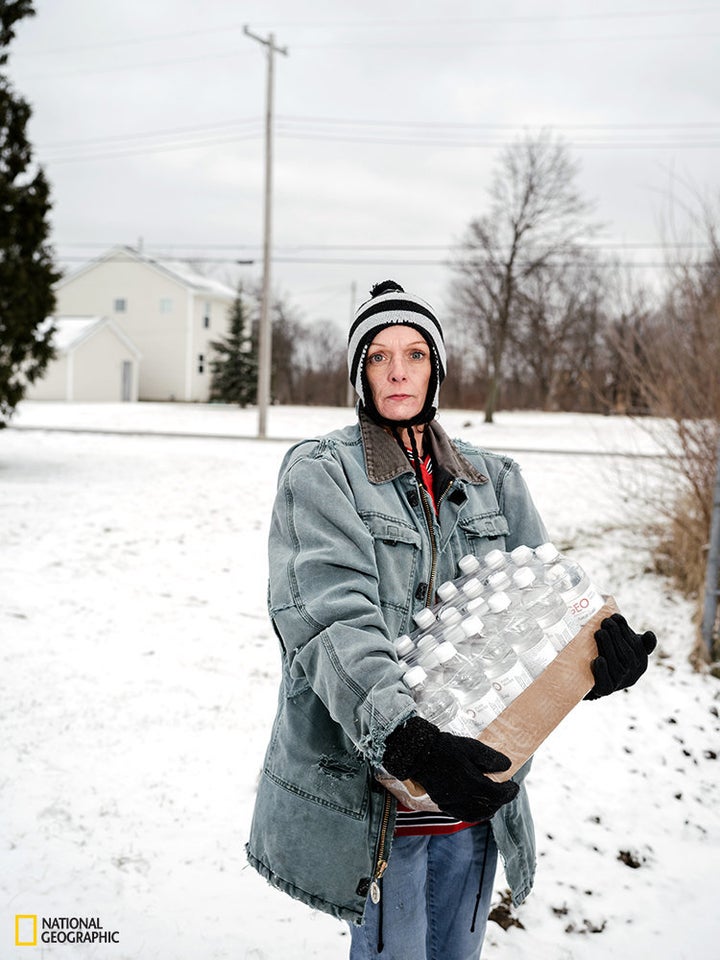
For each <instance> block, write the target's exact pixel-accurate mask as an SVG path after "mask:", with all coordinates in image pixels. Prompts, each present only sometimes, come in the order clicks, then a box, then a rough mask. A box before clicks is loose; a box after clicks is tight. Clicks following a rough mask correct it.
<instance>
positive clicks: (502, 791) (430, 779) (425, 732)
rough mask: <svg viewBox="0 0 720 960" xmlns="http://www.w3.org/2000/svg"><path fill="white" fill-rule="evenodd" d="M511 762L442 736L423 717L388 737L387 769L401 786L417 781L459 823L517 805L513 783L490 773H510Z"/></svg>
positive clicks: (476, 745) (493, 752)
mask: <svg viewBox="0 0 720 960" xmlns="http://www.w3.org/2000/svg"><path fill="white" fill-rule="evenodd" d="M510 765H511V764H510V760H509V758H508V757H506V756H505V755H504V754H503V753H498V751H497V750H493V749H492V748H491V747H487V746H485V744H484V743H480V741H479V740H473V739H472V737H456V736H455V735H454V734H452V733H442V732H441V731H440V730H439V729H438V728H437V727H436V726H435V725H434V724H433V723H429V722H428V721H427V720H424V719H423V718H422V717H417V716H415V717H410V719H409V720H408V721H407V723H405V724H404V725H403V726H402V727H398V728H397V729H396V730H393V732H392V733H391V734H390V736H389V737H388V738H387V741H386V744H385V754H384V756H383V766H384V767H385V769H386V770H387V771H388V773H391V774H392V775H393V776H394V777H397V778H398V780H407V779H408V778H409V779H411V780H415V781H416V782H417V783H419V784H421V785H422V786H423V787H424V788H425V789H426V790H427V792H428V794H429V796H430V799H431V800H433V801H434V802H435V803H436V804H437V805H438V807H439V808H440V809H441V810H442V811H443V812H444V813H449V814H450V815H451V816H453V817H456V818H457V819H458V820H466V821H468V822H469V823H474V822H476V821H478V820H487V819H488V818H489V817H492V816H493V814H495V813H497V811H498V810H499V809H500V807H502V806H503V804H505V803H509V802H510V800H514V799H515V797H516V796H517V792H518V790H519V789H520V788H519V787H518V785H517V784H516V783H513V781H512V780H508V781H507V782H505V783H497V782H496V781H495V780H489V779H488V778H487V777H486V776H485V774H486V773H500V772H501V771H503V770H508V769H509V767H510Z"/></svg>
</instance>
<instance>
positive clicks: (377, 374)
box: [365, 324, 432, 420]
mask: <svg viewBox="0 0 720 960" xmlns="http://www.w3.org/2000/svg"><path fill="white" fill-rule="evenodd" d="M365 369H366V371H367V379H368V384H369V385H370V390H371V392H372V397H373V400H374V401H375V407H376V408H377V411H378V413H379V414H380V416H381V417H384V418H385V419H386V420H410V419H412V417H414V416H416V415H417V414H418V413H420V411H421V410H422V408H423V404H424V403H425V396H426V394H427V389H428V384H429V382H430V374H431V372H432V367H431V364H430V347H429V346H428V344H427V341H426V340H425V339H424V337H423V336H422V334H420V333H418V331H417V330H415V329H414V328H413V327H408V326H404V325H403V324H397V325H394V326H391V327H385V329H384V330H381V331H380V333H379V334H378V335H377V336H376V337H375V339H374V340H373V341H372V343H371V344H370V346H369V347H368V351H367V355H366V357H365Z"/></svg>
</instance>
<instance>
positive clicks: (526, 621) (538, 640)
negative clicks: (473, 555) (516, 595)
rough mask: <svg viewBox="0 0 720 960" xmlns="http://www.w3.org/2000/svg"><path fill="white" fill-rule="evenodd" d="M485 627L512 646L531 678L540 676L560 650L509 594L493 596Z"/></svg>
mask: <svg viewBox="0 0 720 960" xmlns="http://www.w3.org/2000/svg"><path fill="white" fill-rule="evenodd" d="M488 607H489V610H490V612H489V614H488V616H487V617H486V618H485V628H486V630H488V629H489V630H490V631H491V632H493V633H496V634H499V635H500V636H502V637H503V639H504V640H505V641H506V642H507V643H509V644H510V646H511V647H512V648H513V650H514V651H515V653H516V654H517V655H518V657H519V658H520V659H521V660H522V662H523V664H524V665H525V666H526V667H527V669H528V671H529V673H530V675H531V676H532V677H533V678H535V677H538V676H540V674H541V673H542V672H543V670H544V669H545V667H546V666H547V665H548V664H549V663H552V661H553V660H554V659H555V657H556V656H557V650H556V649H555V647H554V646H553V645H552V643H551V642H550V640H549V638H548V637H546V636H545V634H544V632H543V630H542V628H541V627H540V625H539V624H538V622H537V620H535V619H534V618H533V617H532V616H530V615H529V614H528V612H527V611H526V610H525V609H523V607H522V606H518V605H513V604H512V601H511V599H510V597H509V596H508V595H507V593H503V592H502V591H500V592H498V593H494V594H493V595H492V596H491V597H490V599H489V600H488Z"/></svg>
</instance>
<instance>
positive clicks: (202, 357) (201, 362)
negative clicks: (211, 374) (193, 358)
mask: <svg viewBox="0 0 720 960" xmlns="http://www.w3.org/2000/svg"><path fill="white" fill-rule="evenodd" d="M198 373H205V354H204V353H199V354H198Z"/></svg>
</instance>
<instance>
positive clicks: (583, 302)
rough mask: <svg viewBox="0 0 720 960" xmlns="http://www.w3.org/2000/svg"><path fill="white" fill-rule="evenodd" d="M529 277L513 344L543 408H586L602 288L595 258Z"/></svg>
mask: <svg viewBox="0 0 720 960" xmlns="http://www.w3.org/2000/svg"><path fill="white" fill-rule="evenodd" d="M576 256H577V259H576V260H575V261H572V262H567V263H565V264H562V265H560V264H558V265H547V266H546V267H545V268H544V269H540V270H537V271H535V272H534V273H533V274H531V275H530V276H529V277H528V278H527V280H526V282H525V284H524V285H523V289H522V290H521V292H520V294H519V298H518V323H517V330H516V331H515V332H514V334H513V343H514V346H515V348H516V350H517V352H518V354H519V359H521V360H522V361H523V362H524V363H525V365H526V367H527V369H528V372H529V375H530V378H531V380H532V384H533V386H534V391H533V393H534V402H535V403H536V404H537V405H539V406H541V407H542V408H543V409H544V410H557V409H563V408H566V407H571V408H572V409H581V408H585V407H587V406H588V400H587V398H588V397H589V396H590V395H591V393H592V386H593V384H594V383H595V381H596V379H597V367H598V333H599V331H600V329H601V328H602V325H603V323H604V315H603V312H602V299H603V287H602V280H601V277H600V272H599V270H598V269H597V266H596V263H595V260H594V257H593V256H591V255H589V254H585V255H582V254H581V253H580V252H578V254H577V255H576Z"/></svg>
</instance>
